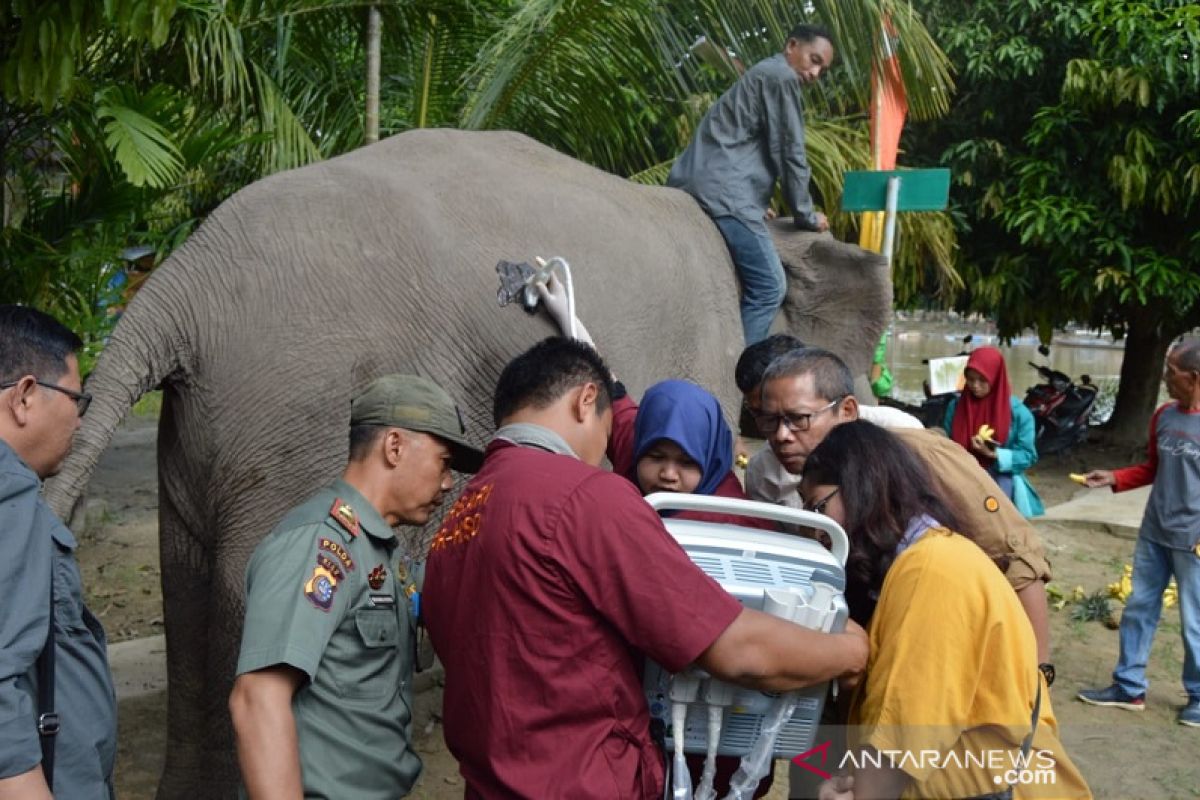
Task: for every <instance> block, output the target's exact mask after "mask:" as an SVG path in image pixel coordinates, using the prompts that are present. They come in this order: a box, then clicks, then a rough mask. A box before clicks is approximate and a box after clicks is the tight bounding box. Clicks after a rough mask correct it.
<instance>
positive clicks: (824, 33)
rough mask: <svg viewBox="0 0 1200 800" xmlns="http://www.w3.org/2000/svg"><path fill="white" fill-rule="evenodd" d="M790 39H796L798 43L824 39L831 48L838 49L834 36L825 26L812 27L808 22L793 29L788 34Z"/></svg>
mask: <svg viewBox="0 0 1200 800" xmlns="http://www.w3.org/2000/svg"><path fill="white" fill-rule="evenodd" d="M788 38H789V39H795V40H796V41H798V42H813V41H816V40H817V39H824V40H825V41H827V42H829V44H830V46H832V47H835V48H836V47H837V45H836V43H835V42H834V41H833V34H832V33H830V32H829V28H826V27H825V26H824V25H810V24H808V23H807V22H801V23H800V24H799V25H797V26H796V27H794V28H792V30H791V31H790V32H789V33H788Z"/></svg>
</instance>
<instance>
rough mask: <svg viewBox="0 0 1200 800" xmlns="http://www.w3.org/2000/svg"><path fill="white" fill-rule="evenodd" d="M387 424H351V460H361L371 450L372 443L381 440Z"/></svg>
mask: <svg viewBox="0 0 1200 800" xmlns="http://www.w3.org/2000/svg"><path fill="white" fill-rule="evenodd" d="M386 430H388V426H387V425H370V424H368V425H351V426H350V460H351V461H361V460H362V459H363V458H364V457H366V455H367V453H368V452H370V450H371V447H372V445H374V444H375V442H377V441H378V440H379V437H380V436H382V435H383V433H384V431H386Z"/></svg>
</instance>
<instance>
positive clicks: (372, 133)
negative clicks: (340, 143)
mask: <svg viewBox="0 0 1200 800" xmlns="http://www.w3.org/2000/svg"><path fill="white" fill-rule="evenodd" d="M382 31H383V17H382V15H381V14H380V13H379V7H378V6H371V7H370V8H368V9H367V47H366V50H367V108H366V115H365V119H364V121H363V129H364V130H363V144H372V143H374V142H378V141H379V48H380V39H381V37H382Z"/></svg>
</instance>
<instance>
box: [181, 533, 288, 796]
mask: <svg viewBox="0 0 1200 800" xmlns="http://www.w3.org/2000/svg"><path fill="white" fill-rule="evenodd" d="M255 542H256V540H255V539H254V538H252V537H250V536H248V535H246V532H245V531H244V530H243V529H241V528H240V527H239V526H238V525H237V523H236V522H234V523H233V524H231V525H230V526H229V527H228V528H226V527H224V526H223V527H222V529H221V531H220V532H219V533H218V534H217V541H216V544H215V547H214V550H213V552H214V553H215V556H214V558H215V560H214V561H213V565H212V592H211V594H210V596H209V598H208V618H207V625H208V627H207V632H206V639H207V644H208V650H207V652H206V653H205V656H206V659H207V666H206V678H207V681H208V682H207V690H206V696H205V698H204V742H205V743H206V748H205V760H206V767H207V770H208V773H207V775H208V783H209V786H210V787H211V792H210V793H207V794H206V795H205V796H207V797H225V796H230V794H236V791H237V786H238V781H239V776H240V773H239V770H238V766H237V760H236V756H235V749H234V738H233V722H232V720H231V719H230V716H229V705H228V700H229V692H230V690H231V689H232V688H233V678H234V672H235V670H236V669H237V658H238V651H239V650H240V648H241V642H242V618H243V617H244V616H245V604H246V603H245V585H246V564H247V563H249V560H250V557H251V556H252V555H253V553H254V544H255ZM297 593H298V590H297ZM218 787H219V791H218ZM227 791H228V793H230V794H227Z"/></svg>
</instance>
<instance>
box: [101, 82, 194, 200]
mask: <svg viewBox="0 0 1200 800" xmlns="http://www.w3.org/2000/svg"><path fill="white" fill-rule="evenodd" d="M138 101H139V98H138V97H137V96H136V95H135V94H134V93H133V92H132V91H130V90H122V89H118V88H116V87H110V88H109V89H107V90H105V91H103V92H101V93H100V94H99V95H97V97H96V119H98V120H99V121H100V122H101V123H103V127H104V139H105V143H106V144H107V145H108V147H109V149H110V150H112V152H113V154H114V155H115V157H116V160H117V163H118V164H119V165H120V166H121V169H122V170H123V171H124V172H125V175H126V176H127V177H128V179H129V182H130V183H131V184H133V185H134V186H151V187H154V188H159V189H161V188H164V187H167V186H170V185H171V183H172V181H174V180H175V178H176V177H178V175H179V173H180V171H181V170H182V168H183V157H182V156H181V155H180V153H179V148H178V147H177V146H176V144H175V142H174V140H173V139H172V136H171V134H170V133H169V132H168V131H167V129H166V128H165V127H163V126H162V125H161V124H159V123H158V122H157V121H155V120H154V119H152V118H151V117H149V116H146V115H145V114H143V113H142V112H141V110H140V109H139V108H138V107H137V106H138Z"/></svg>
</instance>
